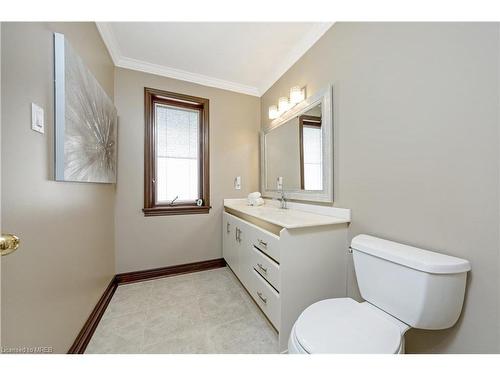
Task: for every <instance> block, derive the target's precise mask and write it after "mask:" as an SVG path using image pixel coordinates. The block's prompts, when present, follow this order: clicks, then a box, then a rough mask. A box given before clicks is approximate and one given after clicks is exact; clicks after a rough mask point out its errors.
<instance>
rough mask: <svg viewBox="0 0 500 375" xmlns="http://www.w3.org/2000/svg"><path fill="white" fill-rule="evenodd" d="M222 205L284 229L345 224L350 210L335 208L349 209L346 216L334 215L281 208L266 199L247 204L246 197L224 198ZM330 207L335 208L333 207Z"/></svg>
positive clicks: (348, 218) (347, 221) (348, 219)
mask: <svg viewBox="0 0 500 375" xmlns="http://www.w3.org/2000/svg"><path fill="white" fill-rule="evenodd" d="M302 206H304V205H302ZM224 207H227V208H229V209H231V210H234V211H239V212H241V213H243V214H246V215H249V216H252V217H255V218H257V219H260V220H264V221H267V222H268V223H271V224H275V225H278V226H280V227H283V228H286V229H294V228H305V227H316V226H322V225H332V224H345V223H349V222H350V210H346V209H337V210H344V211H349V215H348V216H346V215H345V214H342V215H339V216H334V215H324V214H319V213H314V212H307V211H303V210H298V209H295V208H293V207H291V208H287V209H281V208H279V207H276V206H275V205H274V204H270V203H269V201H266V204H264V205H263V206H258V207H254V206H248V205H247V202H246V199H224ZM332 209H333V210H335V208H333V207H332Z"/></svg>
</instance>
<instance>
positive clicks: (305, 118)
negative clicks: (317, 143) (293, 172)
mask: <svg viewBox="0 0 500 375" xmlns="http://www.w3.org/2000/svg"><path fill="white" fill-rule="evenodd" d="M304 126H311V127H317V128H321V117H319V116H310V115H302V116H299V145H300V146H299V147H300V189H301V190H304V188H305V183H304Z"/></svg>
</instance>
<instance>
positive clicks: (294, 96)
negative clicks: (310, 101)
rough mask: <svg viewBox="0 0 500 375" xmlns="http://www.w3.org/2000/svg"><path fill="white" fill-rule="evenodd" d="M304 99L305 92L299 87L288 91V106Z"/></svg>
mask: <svg viewBox="0 0 500 375" xmlns="http://www.w3.org/2000/svg"><path fill="white" fill-rule="evenodd" d="M305 97H306V90H305V89H304V88H302V87H300V86H293V87H292V88H291V89H290V104H291V105H292V106H293V105H295V104H298V103H300V102H301V101H302V100H304V99H305Z"/></svg>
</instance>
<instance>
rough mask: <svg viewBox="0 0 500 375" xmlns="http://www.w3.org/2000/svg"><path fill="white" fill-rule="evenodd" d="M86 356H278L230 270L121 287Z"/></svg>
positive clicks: (273, 338)
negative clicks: (220, 354) (237, 354)
mask: <svg viewBox="0 0 500 375" xmlns="http://www.w3.org/2000/svg"><path fill="white" fill-rule="evenodd" d="M86 353H278V335H277V333H276V331H275V330H274V329H273V328H272V327H271V325H270V324H269V323H268V321H267V320H266V319H265V317H264V316H263V314H262V312H261V311H260V310H259V309H258V307H257V306H256V305H255V304H254V302H253V301H252V299H251V297H250V296H249V295H248V294H247V292H246V291H245V289H243V287H242V286H241V284H240V283H239V281H238V280H237V279H236V277H235V276H234V275H233V273H232V272H231V271H230V270H229V269H228V268H220V269H216V270H210V271H203V272H196V273H191V274H186V275H180V276H173V277H166V278H163V279H157V280H152V281H145V282H141V283H135V284H128V285H122V286H119V287H118V289H117V290H116V292H115V295H114V296H113V299H112V300H111V302H110V304H109V305H108V308H107V310H106V312H105V313H104V316H103V317H102V319H101V322H100V323H99V326H98V327H97V330H96V331H95V333H94V336H93V337H92V340H91V341H90V343H89V345H88V346H87V350H86Z"/></svg>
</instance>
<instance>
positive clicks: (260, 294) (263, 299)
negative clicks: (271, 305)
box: [257, 292, 267, 303]
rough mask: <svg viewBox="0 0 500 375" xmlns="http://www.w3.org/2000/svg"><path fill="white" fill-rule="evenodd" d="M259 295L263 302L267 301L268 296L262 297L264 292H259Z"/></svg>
mask: <svg viewBox="0 0 500 375" xmlns="http://www.w3.org/2000/svg"><path fill="white" fill-rule="evenodd" d="M257 295H258V296H259V298H260V299H261V300H262V302H264V303H267V298H264V297H262V293H261V292H257Z"/></svg>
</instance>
